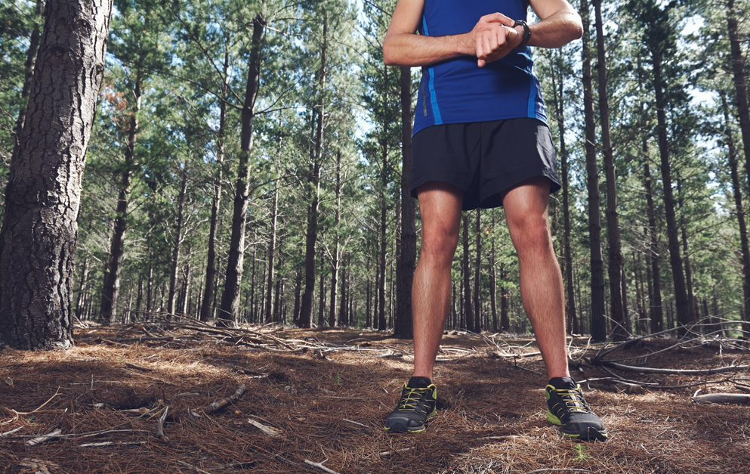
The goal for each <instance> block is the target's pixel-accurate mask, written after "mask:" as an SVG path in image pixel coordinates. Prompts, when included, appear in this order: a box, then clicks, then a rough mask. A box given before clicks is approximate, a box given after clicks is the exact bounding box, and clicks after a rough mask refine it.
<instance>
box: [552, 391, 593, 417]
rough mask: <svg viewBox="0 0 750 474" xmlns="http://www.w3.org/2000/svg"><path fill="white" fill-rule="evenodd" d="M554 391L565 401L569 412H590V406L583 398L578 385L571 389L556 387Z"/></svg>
mask: <svg viewBox="0 0 750 474" xmlns="http://www.w3.org/2000/svg"><path fill="white" fill-rule="evenodd" d="M555 392H556V393H557V394H558V395H559V396H560V398H562V400H563V401H564V402H565V406H566V407H568V409H569V410H570V412H571V413H590V412H591V408H589V404H588V403H587V402H586V399H585V398H583V393H581V389H580V387H576V388H573V389H564V388H556V389H555Z"/></svg>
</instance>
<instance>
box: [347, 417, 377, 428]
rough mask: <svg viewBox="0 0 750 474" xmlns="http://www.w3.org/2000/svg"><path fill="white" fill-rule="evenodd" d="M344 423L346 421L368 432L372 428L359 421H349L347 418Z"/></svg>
mask: <svg viewBox="0 0 750 474" xmlns="http://www.w3.org/2000/svg"><path fill="white" fill-rule="evenodd" d="M342 421H344V422H345V423H349V424H351V425H355V426H358V427H360V428H364V429H365V430H367V431H371V429H370V427H369V426H367V425H365V424H364V423H360V422H358V421H352V420H347V419H346V418H344V419H343V420H342Z"/></svg>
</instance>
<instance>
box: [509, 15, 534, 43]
mask: <svg viewBox="0 0 750 474" xmlns="http://www.w3.org/2000/svg"><path fill="white" fill-rule="evenodd" d="M519 25H520V26H523V40H522V41H521V44H519V45H518V48H517V49H521V48H523V47H525V46H526V45H527V44H529V40H530V39H531V28H529V24H528V23H526V22H525V21H524V20H516V21H515V23H513V28H515V27H516V26H519Z"/></svg>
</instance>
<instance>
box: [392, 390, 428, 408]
mask: <svg viewBox="0 0 750 474" xmlns="http://www.w3.org/2000/svg"><path fill="white" fill-rule="evenodd" d="M404 388H405V389H407V390H409V391H408V392H407V393H406V394H404V395H401V401H400V402H399V404H398V409H399V410H416V409H417V405H419V401H420V400H421V399H422V396H423V395H424V394H426V393H427V391H428V390H429V389H428V388H411V387H404Z"/></svg>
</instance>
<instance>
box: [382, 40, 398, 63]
mask: <svg viewBox="0 0 750 474" xmlns="http://www.w3.org/2000/svg"><path fill="white" fill-rule="evenodd" d="M383 61H385V65H386V66H397V65H398V59H397V56H396V48H394V47H393V42H392V41H389V38H388V37H387V36H386V38H385V41H384V42H383Z"/></svg>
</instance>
